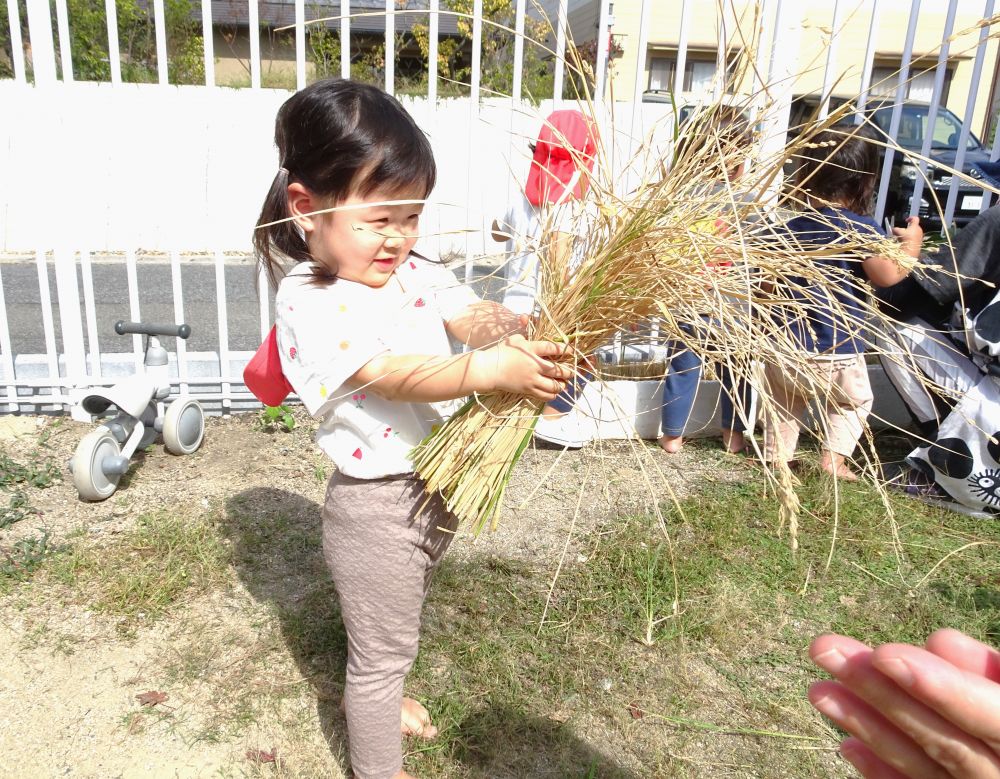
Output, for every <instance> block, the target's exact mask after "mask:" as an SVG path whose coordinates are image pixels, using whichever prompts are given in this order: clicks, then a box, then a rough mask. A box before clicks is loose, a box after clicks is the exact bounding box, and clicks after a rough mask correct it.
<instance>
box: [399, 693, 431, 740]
mask: <svg viewBox="0 0 1000 779" xmlns="http://www.w3.org/2000/svg"><path fill="white" fill-rule="evenodd" d="M401 730H402V733H403V735H404V736H419V737H420V738H423V739H428V740H429V739H432V738H435V737H436V736H437V734H438V729H437V728H436V727H434V725H432V724H431V715H430V714H428V713H427V709H425V708H424V707H423V706H421V705H420V703H418V702H417V701H415V700H413V698H403V720H402V727H401Z"/></svg>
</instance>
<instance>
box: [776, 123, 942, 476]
mask: <svg viewBox="0 0 1000 779" xmlns="http://www.w3.org/2000/svg"><path fill="white" fill-rule="evenodd" d="M874 140H875V134H874V133H873V132H872V130H871V129H870V128H868V126H867V125H854V124H838V125H835V126H833V127H831V128H829V129H828V130H825V131H823V132H820V133H818V134H817V135H816V136H815V137H814V138H812V139H811V143H810V146H811V148H808V149H806V150H805V151H804V155H803V158H802V164H801V167H800V168H799V171H798V180H799V186H800V187H801V188H802V191H804V192H805V193H806V195H807V197H808V202H807V210H806V212H805V213H804V214H803V215H802V216H798V217H796V218H795V219H792V220H791V221H790V222H789V223H788V229H789V231H790V232H791V240H793V241H797V242H798V243H799V245H801V246H802V247H803V248H804V249H809V250H812V251H815V250H816V248H817V245H818V246H829V245H835V244H837V243H842V242H843V240H844V236H843V234H844V233H845V232H848V231H850V232H854V233H861V234H865V233H868V234H871V235H881V230H880V229H879V226H878V225H877V224H876V222H875V220H874V219H872V218H871V216H870V215H869V214H870V210H871V205H872V196H873V194H874V191H875V183H876V181H877V179H878V175H877V174H878V170H879V153H878V146H877V145H876V143H874ZM892 232H893V234H894V235H895V236H896V237H897V238H899V240H900V241H901V242H902V244H903V248H904V250H905V251H906V253H907V254H909V255H910V256H911V257H917V256H919V254H920V245H921V242H922V240H923V235H924V231H923V230H922V229H921V227H920V220H919V219H917V218H916V217H910V219H909V221H908V223H907V226H906V227H905V228H898V227H897V228H893V231H892ZM813 262H814V263H815V264H816V266H817V268H818V270H819V271H820V272H821V274H822V275H823V277H824V281H823V282H822V283H821V282H818V281H816V280H807V279H805V278H801V277H798V278H796V277H792V278H790V279H789V289H788V293H789V295H790V297H791V298H792V299H793V300H795V301H797V302H798V303H799V304H801V305H797V306H794V307H792V306H788V307H786V315H787V318H786V321H785V324H786V325H787V327H788V329H789V333H790V336H791V338H792V339H793V342H794V343H796V344H797V345H798V346H799V347H801V348H802V350H803V351H804V352H806V356H807V358H808V360H810V361H811V363H812V367H813V370H811V371H808V372H807V373H808V375H806V373H805V372H802V371H796V370H794V368H793V369H789V366H787V365H767V366H765V372H764V378H765V383H766V386H767V387H768V392H769V394H770V396H771V399H772V400H773V401H774V404H773V405H774V409H773V412H774V413H772V414H766V415H765V421H764V456H765V458H766V459H767V460H768V461H770V462H774V461H777V460H779V459H784V460H791V459H792V457H793V455H794V452H795V446H796V444H797V442H798V436H799V428H800V421H799V420H800V418H801V416H802V414H803V413H804V411H805V408H806V405H807V403H808V402H809V400H810V399H816V400H819V402H821V403H822V404H823V405H824V407H825V426H826V431H825V438H826V440H825V442H824V451H823V454H822V456H821V460H820V465H821V467H822V468H823V469H824V470H826V471H828V472H830V473H832V474H834V475H835V476H837V477H839V478H841V479H846V480H848V481H855V480H856V479H857V475H856V474H855V473H854V472H853V471H852V470H851V469H850V468H849V467H848V466H847V463H846V462H845V461H846V458H848V457H850V456H851V454H852V453H853V452H854V448H855V447H856V446H857V444H858V441H859V440H860V439H861V434H862V432H863V430H864V424H865V420H866V419H867V417H868V414H869V412H870V411H871V406H872V390H871V384H870V382H869V379H868V369H867V366H866V364H865V357H864V350H865V346H864V342H863V340H862V339H863V337H864V336H863V334H862V333H860V332H859V328H860V326H861V324H862V323H863V321H864V318H865V307H864V305H863V302H862V299H861V297H862V295H863V294H864V293H863V288H864V286H865V282H871V284H873V285H874V286H876V287H888V286H891V285H893V284H895V283H897V282H898V281H901V280H902V279H903V278H905V277H906V275H907V273H908V271H907V270H905V269H904V268H901V267H900V266H899V265H898V264H897V263H896V262H895V261H894V260H892V259H890V258H888V257H881V256H878V255H875V256H871V257H862V258H858V257H851V256H849V255H846V254H843V253H840V254H836V253H833V252H831V253H828V254H823V255H822V256H815V257H814V258H813Z"/></svg>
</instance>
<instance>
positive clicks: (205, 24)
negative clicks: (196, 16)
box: [201, 0, 215, 87]
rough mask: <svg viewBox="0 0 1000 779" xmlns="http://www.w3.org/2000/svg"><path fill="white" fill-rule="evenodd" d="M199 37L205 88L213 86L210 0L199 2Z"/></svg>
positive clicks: (213, 39) (213, 61)
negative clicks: (202, 50)
mask: <svg viewBox="0 0 1000 779" xmlns="http://www.w3.org/2000/svg"><path fill="white" fill-rule="evenodd" d="M201 37H202V41H203V42H204V44H205V86H207V87H214V86H215V28H214V27H212V0H201Z"/></svg>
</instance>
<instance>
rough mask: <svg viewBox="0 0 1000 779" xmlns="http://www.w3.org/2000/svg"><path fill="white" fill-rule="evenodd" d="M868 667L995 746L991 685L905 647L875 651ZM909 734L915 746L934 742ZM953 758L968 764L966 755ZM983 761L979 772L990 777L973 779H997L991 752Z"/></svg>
mask: <svg viewBox="0 0 1000 779" xmlns="http://www.w3.org/2000/svg"><path fill="white" fill-rule="evenodd" d="M939 640H940V639H939ZM969 640H970V641H971V639H969ZM976 643H978V642H976ZM987 649H988V648H987ZM872 666H873V667H874V668H875V669H876V670H878V671H880V672H881V673H883V674H885V676H887V677H888V678H889V679H892V681H893V682H895V683H896V684H897V685H898V686H899V687H900V688H901V689H903V690H905V691H906V693H907V694H908V695H909V696H912V698H913V699H914V700H915V701H920V702H921V703H922V704H925V705H926V707H928V708H929V709H930V710H933V711H934V712H936V713H937V714H939V715H940V716H941V717H942V718H944V719H945V720H947V721H948V722H949V723H952V724H953V725H954V726H956V728H957V729H958V730H960V731H962V732H963V733H964V734H968V736H969V737H970V739H981V740H983V741H987V742H989V743H991V744H994V745H998V746H1000V685H998V684H997V683H996V682H993V681H990V680H989V679H986V678H984V677H983V676H981V675H979V674H976V673H973V672H971V671H967V670H964V669H962V668H956V667H955V666H954V665H952V664H951V663H950V662H948V661H947V660H944V659H942V658H941V657H939V656H938V655H936V654H933V653H931V652H927V651H925V650H923V649H919V648H918V647H914V646H909V645H907V644H886V645H885V646H880V647H879V648H878V649H876V650H875V652H874V653H873V655H872ZM922 724H923V720H920V721H914V725H913V727H915V728H919V727H921V725H922ZM910 732H911V734H912V735H913V736H914V737H915V738H917V740H918V741H923V740H928V741H929V742H931V743H933V741H934V739H933V738H932V734H926V735H925V734H922V733H921V732H919V731H914V730H911V731H910ZM973 746H974V745H973ZM959 757H960V758H961V759H962V761H963V762H964V761H966V760H969V761H971V760H972V756H971V755H970V756H968V757H964V756H961V755H960V756H959ZM989 757H990V758H991V759H990V760H989V761H987V763H988V764H987V765H985V767H984V768H983V770H984V771H985V770H987V769H989V770H990V771H992V773H981V774H976V776H984V777H985V776H997V777H1000V758H998V756H997V754H996V753H995V752H994V751H993V750H989ZM970 775H971V774H970Z"/></svg>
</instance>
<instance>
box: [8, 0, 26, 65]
mask: <svg viewBox="0 0 1000 779" xmlns="http://www.w3.org/2000/svg"><path fill="white" fill-rule="evenodd" d="M7 23H8V26H9V27H10V54H11V57H13V58H14V80H15V81H20V82H21V83H22V84H23V83H24V82H25V81H27V71H26V70H25V67H24V41H23V40H22V38H21V12H20V10H19V9H18V7H17V0H7Z"/></svg>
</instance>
